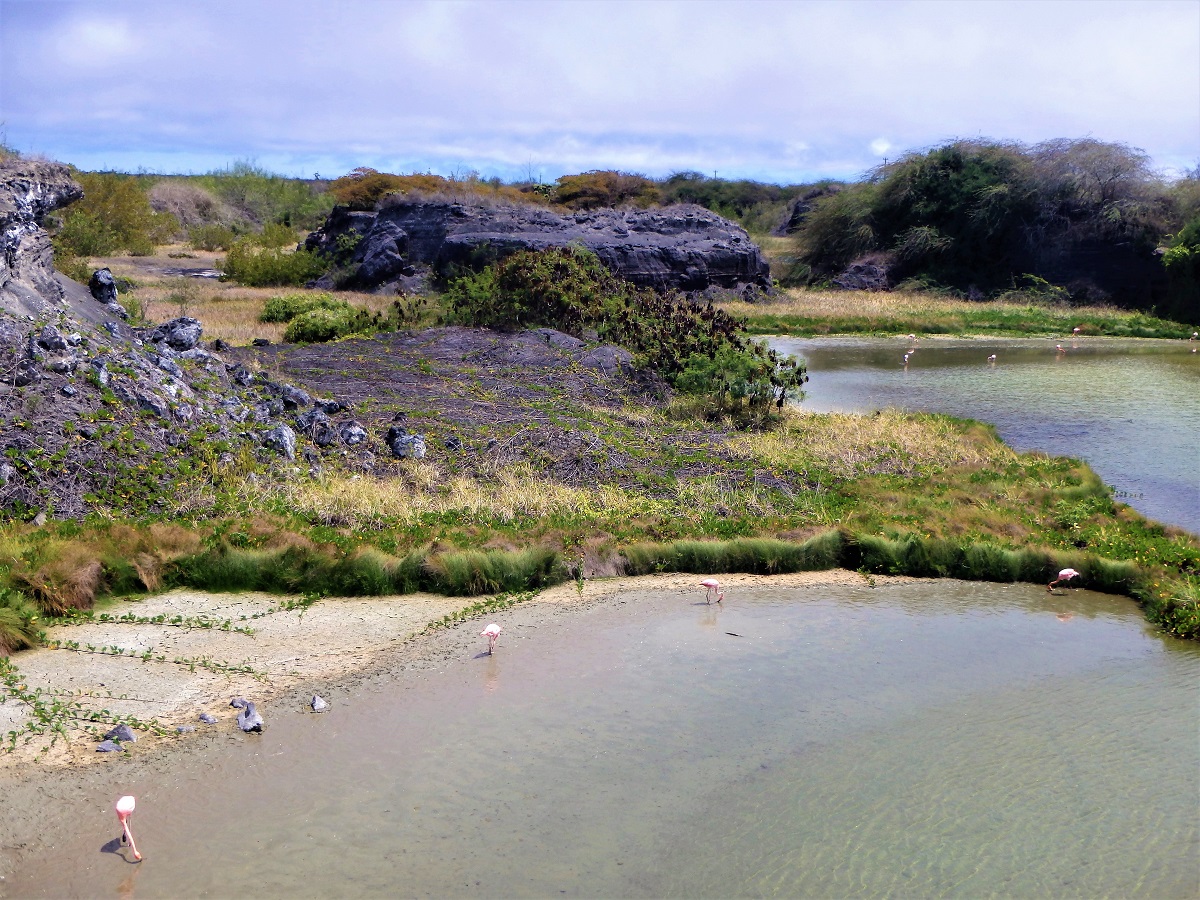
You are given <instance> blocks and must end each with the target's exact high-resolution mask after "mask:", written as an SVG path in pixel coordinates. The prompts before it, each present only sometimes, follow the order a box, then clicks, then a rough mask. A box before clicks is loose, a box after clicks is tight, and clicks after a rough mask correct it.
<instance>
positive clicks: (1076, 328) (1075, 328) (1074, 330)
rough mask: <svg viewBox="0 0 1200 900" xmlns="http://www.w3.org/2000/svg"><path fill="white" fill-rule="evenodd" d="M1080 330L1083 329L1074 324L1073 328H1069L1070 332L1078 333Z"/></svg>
mask: <svg viewBox="0 0 1200 900" xmlns="http://www.w3.org/2000/svg"><path fill="white" fill-rule="evenodd" d="M1081 331H1083V329H1082V328H1080V327H1079V326H1078V325H1076V326H1075V327H1074V328H1072V329H1071V334H1079V332H1081Z"/></svg>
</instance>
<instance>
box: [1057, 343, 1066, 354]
mask: <svg viewBox="0 0 1200 900" xmlns="http://www.w3.org/2000/svg"><path fill="white" fill-rule="evenodd" d="M1054 349H1055V350H1057V351H1058V352H1059V353H1066V352H1067V348H1066V347H1064V346H1063V345H1062V344H1055V345H1054Z"/></svg>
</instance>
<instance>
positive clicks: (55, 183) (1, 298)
mask: <svg viewBox="0 0 1200 900" xmlns="http://www.w3.org/2000/svg"><path fill="white" fill-rule="evenodd" d="M82 196H83V189H82V188H81V187H80V186H79V185H78V184H77V183H76V182H75V181H74V180H73V179H72V178H71V174H70V170H69V169H68V168H67V167H66V166H64V165H62V164H61V163H53V162H46V161H43V160H30V159H20V158H11V159H5V160H2V161H0V309H3V310H7V311H8V312H11V313H15V314H18V315H33V316H40V315H44V314H45V313H46V312H48V311H51V310H53V309H54V308H55V306H56V305H57V304H59V303H60V302H61V301H62V300H63V297H64V289H63V286H62V284H61V283H60V281H59V276H58V274H57V273H56V272H55V271H54V253H53V250H52V248H51V246H50V235H48V234H47V233H46V230H45V229H44V228H42V221H43V220H44V218H45V216H46V214H47V213H48V212H50V211H52V210H55V209H58V208H59V207H62V206H66V205H67V204H68V203H72V202H74V201H75V200H78V199H80V198H81V197H82Z"/></svg>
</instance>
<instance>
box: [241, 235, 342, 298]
mask: <svg viewBox="0 0 1200 900" xmlns="http://www.w3.org/2000/svg"><path fill="white" fill-rule="evenodd" d="M220 265H221V268H222V270H223V272H224V274H222V275H221V280H222V281H236V282H238V283H239V284H244V285H248V286H250V287H269V286H273V285H301V284H304V283H305V282H307V281H311V280H312V279H314V278H316V277H317V276H318V275H320V274H321V273H323V272H324V271H325V270H326V269H327V268H328V263H327V262H326V260H325V259H324V257H322V256H321V255H320V254H317V253H312V252H309V251H307V250H296V251H294V252H290V253H289V252H286V251H283V250H269V249H266V248H263V247H260V246H258V244H257V243H256V242H255V241H254V240H253V239H251V238H242V239H240V240H238V241H236V242H235V243H234V245H233V246H232V247H230V248H229V253H228V255H226V257H225V258H224V259H223V260H221V262H220Z"/></svg>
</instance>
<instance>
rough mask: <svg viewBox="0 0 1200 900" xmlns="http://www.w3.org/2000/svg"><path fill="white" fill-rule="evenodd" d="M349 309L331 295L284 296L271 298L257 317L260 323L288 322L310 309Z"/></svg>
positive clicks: (348, 306) (343, 302) (348, 305)
mask: <svg viewBox="0 0 1200 900" xmlns="http://www.w3.org/2000/svg"><path fill="white" fill-rule="evenodd" d="M342 308H346V309H349V308H350V304H348V303H347V302H346V301H345V300H343V299H341V298H340V297H334V296H333V295H332V294H284V295H283V296H281V297H271V298H270V299H269V300H267V302H266V305H265V306H264V307H263V311H262V314H261V315H259V317H258V321H260V322H290V321H292V319H294V318H296V316H298V315H300V314H301V313H306V312H308V311H309V310H312V309H342Z"/></svg>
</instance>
